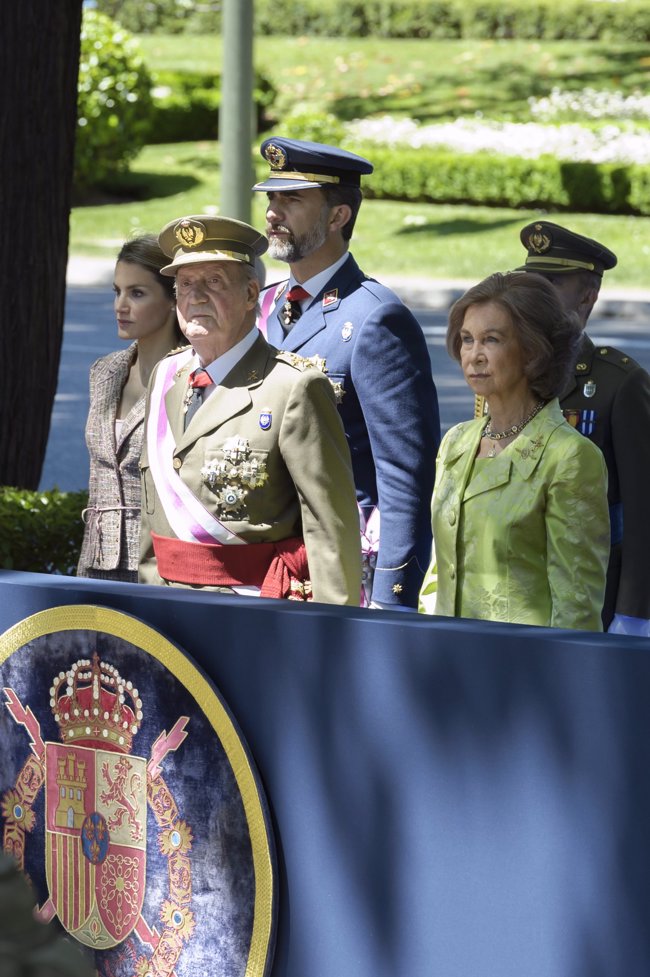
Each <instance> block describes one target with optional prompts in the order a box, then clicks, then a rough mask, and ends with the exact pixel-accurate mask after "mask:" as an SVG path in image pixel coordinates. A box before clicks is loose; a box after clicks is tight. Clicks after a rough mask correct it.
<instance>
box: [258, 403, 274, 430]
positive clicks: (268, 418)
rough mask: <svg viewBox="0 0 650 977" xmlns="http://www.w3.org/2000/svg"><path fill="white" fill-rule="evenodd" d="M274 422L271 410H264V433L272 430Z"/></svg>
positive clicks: (261, 422)
mask: <svg viewBox="0 0 650 977" xmlns="http://www.w3.org/2000/svg"><path fill="white" fill-rule="evenodd" d="M272 420H273V417H272V413H271V410H270V408H267V409H266V410H263V411H262V412H261V414H260V427H261V428H262V430H263V431H270V430H271V422H272Z"/></svg>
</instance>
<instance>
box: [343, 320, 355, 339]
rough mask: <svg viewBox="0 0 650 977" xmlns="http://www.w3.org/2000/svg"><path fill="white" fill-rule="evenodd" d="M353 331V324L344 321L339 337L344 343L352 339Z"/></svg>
mask: <svg viewBox="0 0 650 977" xmlns="http://www.w3.org/2000/svg"><path fill="white" fill-rule="evenodd" d="M353 331H354V326H353V325H352V323H351V322H344V323H343V328H342V329H341V339H342V340H343V342H344V343H347V342H349V341H350V340H351V339H352V333H353Z"/></svg>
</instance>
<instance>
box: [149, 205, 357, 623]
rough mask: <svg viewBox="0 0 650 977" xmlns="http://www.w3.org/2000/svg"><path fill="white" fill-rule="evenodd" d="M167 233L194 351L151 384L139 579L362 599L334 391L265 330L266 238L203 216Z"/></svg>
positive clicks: (163, 239) (173, 359)
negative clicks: (261, 299) (262, 280)
mask: <svg viewBox="0 0 650 977" xmlns="http://www.w3.org/2000/svg"><path fill="white" fill-rule="evenodd" d="M159 241H160V245H161V247H162V249H163V251H164V252H165V253H166V254H168V255H169V256H170V258H172V261H171V262H170V264H169V265H168V266H166V267H165V268H163V269H162V274H167V275H173V276H175V278H176V294H177V307H178V318H179V322H180V325H181V329H182V331H183V333H184V335H185V337H186V338H187V340H188V342H189V343H190V346H188V347H186V348H184V349H182V350H181V351H177V352H174V353H172V354H170V355H169V356H168V357H166V358H165V359H164V360H162V361H161V363H159V364H158V366H157V367H156V369H155V371H154V374H153V375H152V378H151V383H150V386H149V392H148V397H147V416H146V421H145V445H144V450H143V454H142V460H141V470H142V551H141V562H140V579H141V580H142V581H143V582H145V583H166V584H173V585H178V586H196V587H204V588H210V589H213V590H225V591H227V592H236V593H243V594H260V595H261V596H267V597H287V598H294V599H310V598H312V597H313V599H314V600H317V601H324V602H327V603H335V604H355V605H356V604H358V603H359V598H360V589H361V555H360V545H359V532H358V512H357V506H356V499H355V491H354V483H353V479H352V468H351V461H350V454H349V449H348V447H347V443H346V440H345V435H344V431H343V426H342V423H341V421H340V419H339V416H338V412H337V408H336V402H335V398H334V392H333V388H332V385H331V383H330V382H329V380H328V379H327V378H326V377H325V375H324V374H323V373H322V372H321V370H320V369H319V368H318V364H313V363H311V362H310V361H309V360H305V359H304V358H302V357H300V356H297V355H296V354H292V353H283V352H279V351H278V350H277V349H275V348H274V347H272V346H270V345H269V344H268V343H267V342H266V340H265V339H264V338H263V336H262V335H261V334H260V333H259V332H258V330H257V329H256V327H255V314H256V308H257V300H258V295H259V283H258V280H257V277H256V274H255V261H256V258H259V256H260V255H261V254H263V253H264V251H265V250H266V238H265V237H264V236H263V235H261V234H259V233H258V232H257V231H256V230H255V229H254V228H252V227H249V225H247V224H243V223H242V222H240V221H235V220H230V219H226V218H219V217H209V216H205V215H198V216H190V217H185V218H182V219H179V220H175V221H172V222H171V223H169V224H168V225H167V226H166V227H165V228H163V230H162V232H161V234H160V238H159Z"/></svg>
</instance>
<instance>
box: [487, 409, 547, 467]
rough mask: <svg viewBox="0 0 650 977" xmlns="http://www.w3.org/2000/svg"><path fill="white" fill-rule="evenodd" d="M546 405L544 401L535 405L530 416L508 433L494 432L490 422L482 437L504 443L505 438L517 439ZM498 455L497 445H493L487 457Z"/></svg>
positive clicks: (511, 428)
mask: <svg viewBox="0 0 650 977" xmlns="http://www.w3.org/2000/svg"><path fill="white" fill-rule="evenodd" d="M544 403H545V402H544V401H543V400H540V401H539V403H538V404H535V406H534V407H533V409H532V410H531V412H530V414H529V415H528V416H527V417H524V419H523V421H522V422H521V424H513V425H512V427H509V428H508V429H507V430H506V431H493V430H492V422H491V421H488V422H487V424H486V425H485V427H484V428H483V434H482V435H481V437H483V438H489V439H490V441H503V439H504V438H514V437H516V436H517V435H518V434H520V433H521V432H522V431H523V429H524V428H525V427H526V425H527V424H529V423H530V422H531V421H532V419H533V417H535V416H536V415H537V414H539V412H540V411H541V409H542V407H544ZM496 453H497V446H496V444H493V445H492V447H491V448H490V450H489V451H488V454H487V456H488V458H494V457H495V455H496Z"/></svg>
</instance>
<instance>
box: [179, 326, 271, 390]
mask: <svg viewBox="0 0 650 977" xmlns="http://www.w3.org/2000/svg"><path fill="white" fill-rule="evenodd" d="M259 334H260V333H259V329H258V328H257V326H253V328H252V329H251V331H250V332H247V333H246V335H245V336H244V338H243V339H240V340H239V342H238V343H237V344H236V345H235V346H233V347H232V348H231V349H229V350H228V351H227V352H226V353H223V354H222V355H221V356H218V357H217V358H216V360H213V361H212V363H208V365H207V366H206V367H205V369H206V370H207V372H208V373H209V374H210V379H211V380H212V384H213V386H210V387H206V388H205V393H204V394H203V399H204V400H205V398H206V396H208V395H209V394H210V393H212V390H213V389H214V386H216V385H217V384H219V383H221V382H222V381H223V380H225V378H226V377H227V376H228V374H229V373H230V371H231V370H233V369H234V368H235V367H236V366H237V364H238V363H239V361H240V360H241V359H243V357H244V356H245V355H246V353H247V352H248V351H249V349H250V348H251V347H252V345H253V343H254V342H255V340H256V339H257V337H258V336H259ZM199 365H200V364H199V362H198V357H197V356H195V362H193V365H192V369H196V368H197V367H198V366H199Z"/></svg>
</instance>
